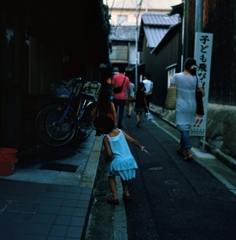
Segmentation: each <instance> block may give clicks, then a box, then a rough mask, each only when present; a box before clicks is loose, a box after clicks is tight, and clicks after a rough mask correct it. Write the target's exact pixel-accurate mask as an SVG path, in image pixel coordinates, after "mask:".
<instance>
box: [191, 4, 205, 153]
mask: <svg viewBox="0 0 236 240" xmlns="http://www.w3.org/2000/svg"><path fill="white" fill-rule="evenodd" d="M197 32H202V0H196V3H195V39H196V33H197ZM195 45H196V42H195ZM194 57H195V56H194ZM191 142H192V145H193V146H194V147H197V148H200V137H199V136H191ZM204 142H205V140H204Z"/></svg>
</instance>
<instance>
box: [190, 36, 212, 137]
mask: <svg viewBox="0 0 236 240" xmlns="http://www.w3.org/2000/svg"><path fill="white" fill-rule="evenodd" d="M212 41H213V34H211V33H203V32H197V33H196V35H195V50H194V55H195V57H194V58H195V59H196V61H197V66H198V70H197V76H198V80H200V81H201V82H202V84H203V86H204V90H205V96H204V97H203V106H204V116H203V117H198V116H196V117H195V123H194V124H193V125H192V127H191V129H190V132H189V134H190V136H199V137H204V138H205V134H206V123H207V106H208V95H209V85H210V72H211V55H212Z"/></svg>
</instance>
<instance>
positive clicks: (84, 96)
mask: <svg viewBox="0 0 236 240" xmlns="http://www.w3.org/2000/svg"><path fill="white" fill-rule="evenodd" d="M63 84H64V85H65V86H63ZM59 85H60V87H57V85H55V84H54V85H53V88H54V99H57V102H56V103H50V104H48V105H46V106H44V107H43V108H42V109H41V110H40V111H39V112H38V114H37V117H36V120H35V129H36V133H37V136H38V138H39V139H40V140H41V141H42V142H43V143H45V144H47V145H49V146H62V145H65V144H66V143H68V142H69V141H70V140H71V139H72V138H74V137H77V138H78V139H80V140H85V139H86V138H87V137H88V136H89V135H90V133H91V132H92V130H93V119H92V116H91V111H92V109H94V107H95V106H96V101H97V95H98V93H99V90H100V87H101V84H100V83H99V82H85V81H82V80H81V79H80V78H73V79H71V80H70V81H69V83H68V82H65V81H64V82H62V83H60V84H59ZM55 95H56V96H55ZM75 97H76V99H77V98H78V104H77V109H76V110H75V107H73V106H72V105H73V100H74V99H75ZM58 100H60V101H61V100H62V102H59V103H58Z"/></svg>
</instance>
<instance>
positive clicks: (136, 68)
mask: <svg viewBox="0 0 236 240" xmlns="http://www.w3.org/2000/svg"><path fill="white" fill-rule="evenodd" d="M135 49H136V54H135V63H136V66H135V86H136V87H137V86H138V3H137V0H136V41H135Z"/></svg>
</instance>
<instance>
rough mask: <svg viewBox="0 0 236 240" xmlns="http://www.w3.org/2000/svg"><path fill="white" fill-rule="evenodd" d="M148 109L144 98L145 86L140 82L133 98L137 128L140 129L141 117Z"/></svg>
mask: <svg viewBox="0 0 236 240" xmlns="http://www.w3.org/2000/svg"><path fill="white" fill-rule="evenodd" d="M147 108H148V106H147V101H146V96H145V86H144V83H143V82H140V83H139V85H138V90H137V92H136V96H135V107H134V111H135V112H136V119H137V124H136V126H137V127H139V128H140V127H142V124H141V121H142V116H143V113H144V112H145V110H146V109H147Z"/></svg>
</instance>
